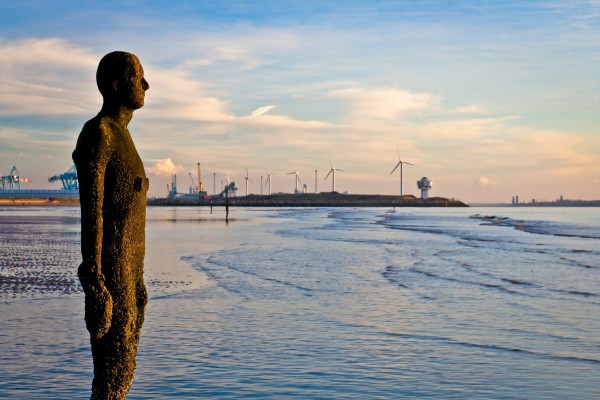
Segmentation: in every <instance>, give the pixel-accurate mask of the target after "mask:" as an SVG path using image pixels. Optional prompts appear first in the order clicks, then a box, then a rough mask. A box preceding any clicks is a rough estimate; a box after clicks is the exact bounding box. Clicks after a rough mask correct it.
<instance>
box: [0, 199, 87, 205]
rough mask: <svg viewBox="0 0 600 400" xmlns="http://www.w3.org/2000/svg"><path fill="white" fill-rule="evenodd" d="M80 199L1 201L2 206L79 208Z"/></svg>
mask: <svg viewBox="0 0 600 400" xmlns="http://www.w3.org/2000/svg"><path fill="white" fill-rule="evenodd" d="M78 205H79V199H72V198H71V199H69V198H62V199H0V206H78Z"/></svg>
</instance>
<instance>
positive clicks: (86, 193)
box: [73, 123, 112, 338]
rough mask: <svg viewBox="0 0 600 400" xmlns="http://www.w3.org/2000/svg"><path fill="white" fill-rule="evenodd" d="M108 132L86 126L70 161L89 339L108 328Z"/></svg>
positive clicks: (110, 303) (109, 315)
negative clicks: (105, 221)
mask: <svg viewBox="0 0 600 400" xmlns="http://www.w3.org/2000/svg"><path fill="white" fill-rule="evenodd" d="M111 137H112V133H111V130H110V128H109V127H107V126H106V125H104V124H102V123H100V124H99V125H98V126H96V127H93V128H92V127H89V126H88V125H86V126H85V127H84V129H83V131H82V134H81V135H80V139H79V141H78V143H77V148H76V149H75V152H74V153H73V158H74V160H75V163H76V164H77V175H78V178H79V196H80V203H81V254H82V256H83V262H82V263H81V265H80V266H79V270H78V275H79V280H80V281H81V285H82V287H83V291H84V293H85V295H86V296H85V303H86V307H85V309H86V316H85V320H86V325H87V327H88V330H89V331H90V333H91V335H92V338H100V337H102V336H103V335H104V334H105V333H106V332H107V331H108V329H109V328H110V325H111V319H112V296H111V295H110V293H109V291H108V290H107V288H106V286H105V282H104V275H103V274H102V245H103V235H104V231H103V215H102V214H103V213H102V210H103V206H104V177H105V173H106V167H107V164H108V162H109V160H110V154H111Z"/></svg>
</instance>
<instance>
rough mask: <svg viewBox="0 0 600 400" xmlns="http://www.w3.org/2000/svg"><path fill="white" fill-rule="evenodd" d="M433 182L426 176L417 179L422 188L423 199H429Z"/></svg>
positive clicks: (418, 185)
mask: <svg viewBox="0 0 600 400" xmlns="http://www.w3.org/2000/svg"><path fill="white" fill-rule="evenodd" d="M432 183H433V182H431V181H430V180H429V179H427V178H426V177H422V178H421V179H420V180H418V181H417V187H418V188H419V189H421V198H422V199H427V198H428V197H429V189H431V185H432Z"/></svg>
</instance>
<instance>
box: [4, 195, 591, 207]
mask: <svg viewBox="0 0 600 400" xmlns="http://www.w3.org/2000/svg"><path fill="white" fill-rule="evenodd" d="M225 203H226V199H225V198H220V199H218V198H206V199H188V198H175V199H167V198H148V205H149V206H159V207H160V206H184V207H185V206H211V205H212V206H216V207H218V206H225ZM229 205H230V206H232V207H233V206H237V207H508V208H510V207H600V200H560V201H559V200H557V201H541V202H535V203H519V204H509V203H471V204H465V203H463V202H462V201H460V200H455V199H447V198H444V197H431V198H429V199H426V200H423V199H420V198H417V197H415V196H412V195H405V196H402V197H401V196H390V195H368V194H339V193H319V194H313V193H310V194H281V193H280V194H274V195H249V196H239V197H230V198H229ZM0 206H39V207H44V206H79V198H78V197H52V198H28V197H13V198H0Z"/></svg>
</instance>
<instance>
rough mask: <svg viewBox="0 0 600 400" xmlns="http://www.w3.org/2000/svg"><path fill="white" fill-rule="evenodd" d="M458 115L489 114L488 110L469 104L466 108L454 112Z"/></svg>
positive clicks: (459, 108)
mask: <svg viewBox="0 0 600 400" xmlns="http://www.w3.org/2000/svg"><path fill="white" fill-rule="evenodd" d="M454 112H456V113H458V114H484V115H485V114H488V112H487V111H486V110H484V109H483V108H482V107H480V106H478V105H476V104H469V105H466V106H462V107H458V108H456V109H455V110H454Z"/></svg>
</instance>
